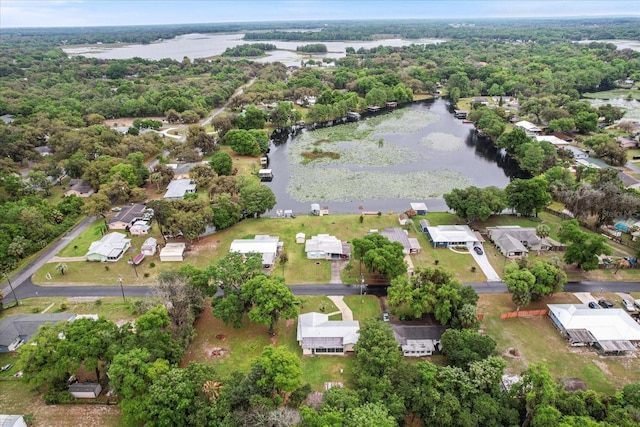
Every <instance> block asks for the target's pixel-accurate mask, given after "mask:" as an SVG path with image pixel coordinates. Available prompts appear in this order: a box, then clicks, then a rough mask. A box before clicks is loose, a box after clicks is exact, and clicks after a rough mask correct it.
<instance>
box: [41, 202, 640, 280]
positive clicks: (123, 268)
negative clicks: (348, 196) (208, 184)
mask: <svg viewBox="0 0 640 427" xmlns="http://www.w3.org/2000/svg"><path fill="white" fill-rule="evenodd" d="M558 207H559V208H560V206H558ZM422 218H426V219H427V220H428V221H429V222H430V223H431V224H432V225H445V224H461V223H463V222H462V221H461V220H460V219H459V218H458V217H457V216H456V215H453V214H450V213H446V212H435V213H429V214H427V215H425V216H418V217H416V218H414V225H415V226H414V227H409V230H408V231H409V236H410V237H415V238H417V239H418V241H419V242H420V245H421V246H422V251H421V252H420V253H419V254H415V255H411V261H412V263H413V265H414V268H419V267H432V266H435V265H439V266H441V267H443V268H444V269H446V270H448V271H450V272H452V274H453V275H454V277H455V278H456V279H458V280H459V281H461V282H463V283H477V282H483V281H485V280H486V277H485V275H484V274H483V273H482V270H481V269H480V268H479V266H478V265H477V263H476V262H475V260H474V258H473V257H472V256H471V255H470V254H468V253H456V252H453V251H451V250H448V249H434V248H433V247H432V246H431V244H430V243H429V240H428V238H427V235H426V233H422V232H420V231H419V229H417V224H418V222H419V220H420V219H422ZM103 221H104V220H98V221H96V222H95V223H94V224H92V225H91V226H90V227H89V228H88V229H87V230H85V232H83V233H82V234H81V235H80V236H78V237H77V238H76V239H74V240H73V241H71V242H70V243H69V245H68V246H67V247H66V248H64V249H63V250H61V251H60V253H59V255H60V256H82V255H84V254H85V253H86V251H87V249H88V247H89V245H90V243H91V242H92V241H94V240H97V239H99V238H100V236H101V232H100V227H101V224H103ZM541 223H545V224H547V225H549V227H550V229H551V234H550V237H551V238H554V239H556V240H558V237H557V236H558V231H559V229H560V226H561V223H562V220H561V219H560V218H559V217H556V216H554V215H551V214H549V213H546V212H541V213H540V214H539V217H538V218H524V217H517V216H515V215H498V216H493V217H490V218H489V219H488V220H487V221H485V222H476V223H474V224H473V227H474V228H476V229H478V230H480V231H484V229H485V228H486V227H492V226H497V225H520V226H523V227H536V226H537V225H539V224H541ZM397 226H399V225H398V222H397V215H396V214H393V213H389V214H382V215H381V216H376V215H367V216H365V217H364V222H363V223H360V221H359V215H328V216H323V217H318V216H312V215H302V216H298V217H296V218H286V219H284V218H283V219H276V218H258V219H247V220H244V221H241V222H240V223H238V224H236V225H234V226H232V227H230V228H228V229H225V230H221V231H220V232H218V233H216V234H214V235H211V236H207V237H205V238H202V239H200V240H198V241H195V242H193V244H188V245H187V253H186V257H185V262H187V263H189V264H192V265H194V266H196V267H199V268H205V267H207V266H209V265H211V264H213V263H215V262H216V261H217V260H218V259H220V258H222V257H224V256H225V255H226V254H227V253H228V251H229V247H230V246H231V242H232V241H233V240H234V239H239V238H247V237H253V236H255V235H256V234H269V235H276V236H279V237H280V240H281V241H282V242H283V243H284V250H285V251H286V253H287V255H288V258H289V260H288V262H287V263H286V265H285V266H284V268H283V267H282V266H281V265H279V263H278V264H276V265H275V266H274V267H273V269H272V272H271V274H272V275H274V276H282V275H283V272H284V277H285V280H286V282H287V283H288V284H294V285H295V284H322V283H328V282H329V280H330V277H331V264H330V262H329V261H325V260H309V259H307V258H306V254H305V252H304V244H300V243H296V242H295V235H296V234H297V233H299V232H303V233H305V234H306V237H307V238H310V237H311V236H314V235H317V234H320V233H326V234H331V235H334V236H336V237H337V238H338V239H341V240H345V241H351V240H352V239H354V238H362V237H364V236H365V235H366V233H368V232H369V231H370V230H372V229H376V230H380V229H384V228H386V227H397ZM156 228H157V227H154V229H152V235H153V236H154V237H156V238H158V239H159V241H161V238H160V236H159V235H157V230H156ZM154 233H155V234H154ZM146 238H147V236H137V237H133V238H132V248H131V249H129V251H128V252H127V254H125V256H124V257H123V259H121V260H120V261H118V262H116V263H89V262H84V261H78V262H66V264H67V266H68V267H69V270H68V272H67V274H65V276H61V275H60V274H59V273H57V272H56V271H55V267H56V265H57V263H50V264H46V265H45V266H44V267H43V268H41V269H40V270H39V271H38V272H37V273H36V274H35V275H34V282H35V283H37V284H43V285H44V284H78V285H82V284H95V285H117V284H118V275H121V276H122V277H123V284H124V285H125V286H127V285H150V284H153V283H154V280H155V276H156V275H157V273H158V271H160V270H163V269H174V268H178V267H179V266H180V265H181V263H161V262H160V260H159V254H156V255H155V256H152V257H147V258H146V259H145V260H144V261H143V262H142V264H141V265H140V266H139V267H137V272H138V277H136V275H135V270H134V269H133V268H132V267H131V266H130V265H128V264H127V259H129V258H130V257H131V256H133V255H134V254H136V253H138V252H139V248H140V246H141V245H142V242H143V241H144V240H146ZM610 245H611V247H612V248H613V249H614V253H615V254H616V255H627V254H630V253H632V252H633V251H632V249H630V248H627V247H624V246H621V245H618V244H615V243H612V242H610ZM485 251H486V253H487V256H488V258H489V261H490V263H491V264H492V265H493V267H494V269H495V270H496V271H497V272H498V273H501V272H502V271H503V269H504V263H505V260H504V257H502V256H501V255H500V254H498V252H497V251H496V250H495V247H494V246H493V245H491V244H490V243H487V244H485ZM531 256H532V257H536V256H537V255H536V254H532V255H531ZM554 256H557V257H560V258H562V253H560V252H556V253H542V254H541V255H540V257H542V258H550V257H554ZM152 263H154V264H155V267H151V264H152ZM567 272H568V274H569V275H570V279H571V280H579V279H584V280H625V279H629V278H631V279H629V280H633V279H634V278H637V277H638V274H640V271H639V270H628V271H621V272H619V273H618V274H616V275H615V276H613V275H612V271H610V270H607V271H598V272H589V273H584V272H581V271H573V270H571V269H568V270H567ZM47 273H48V274H49V276H48V275H47ZM364 273H365V282H366V283H371V280H370V279H371V276H370V275H369V274H368V273H367V272H366V271H364ZM145 275H146V276H147V277H145ZM49 277H50V278H49ZM342 280H343V282H344V283H351V284H357V283H360V263H359V261H356V260H352V261H351V263H350V268H345V269H344V270H343V271H342Z"/></svg>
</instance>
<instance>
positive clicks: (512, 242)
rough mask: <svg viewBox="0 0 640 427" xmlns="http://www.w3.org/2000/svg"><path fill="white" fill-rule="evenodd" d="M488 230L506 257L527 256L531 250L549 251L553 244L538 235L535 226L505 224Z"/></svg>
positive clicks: (492, 239) (490, 237)
mask: <svg viewBox="0 0 640 427" xmlns="http://www.w3.org/2000/svg"><path fill="white" fill-rule="evenodd" d="M487 232H488V233H489V239H490V240H491V241H493V243H494V244H495V245H496V248H497V249H498V251H499V252H500V253H501V254H502V255H503V256H505V257H520V256H525V255H527V254H528V253H529V250H536V251H548V250H549V249H551V247H552V246H553V245H552V243H551V242H550V241H549V240H547V239H546V238H544V239H541V238H540V237H538V235H537V234H536V229H535V228H533V227H520V226H519V225H505V226H498V227H487Z"/></svg>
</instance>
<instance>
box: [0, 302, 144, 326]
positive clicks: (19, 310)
mask: <svg viewBox="0 0 640 427" xmlns="http://www.w3.org/2000/svg"><path fill="white" fill-rule="evenodd" d="M140 299H141V298H127V302H126V303H125V302H123V301H122V298H111V297H108V298H107V297H105V298H93V297H72V298H66V297H59V298H58V297H56V298H53V297H40V298H27V299H24V300H20V305H19V306H16V307H12V308H10V309H8V310H3V311H0V319H2V318H4V317H8V316H15V315H18V314H31V313H41V312H42V311H44V310H45V309H48V310H47V313H61V312H69V313H76V314H97V315H98V316H101V317H104V318H105V319H107V320H111V321H114V322H115V321H118V320H122V319H130V318H133V317H135V316H134V314H133V313H134V311H133V308H132V304H133V303H134V302H135V301H136V300H140Z"/></svg>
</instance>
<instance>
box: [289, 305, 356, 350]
mask: <svg viewBox="0 0 640 427" xmlns="http://www.w3.org/2000/svg"><path fill="white" fill-rule="evenodd" d="M359 330H360V322H358V321H357V320H329V315H327V314H324V313H316V312H312V313H305V314H301V315H300V316H298V331H297V339H298V343H299V344H300V346H301V347H302V353H303V354H344V353H345V352H349V351H353V345H354V344H356V343H357V342H358V338H359V336H360V335H359Z"/></svg>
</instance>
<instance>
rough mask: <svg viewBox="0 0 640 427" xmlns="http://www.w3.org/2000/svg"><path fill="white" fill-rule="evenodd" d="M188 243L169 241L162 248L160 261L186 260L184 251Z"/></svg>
mask: <svg viewBox="0 0 640 427" xmlns="http://www.w3.org/2000/svg"><path fill="white" fill-rule="evenodd" d="M186 248H187V245H186V244H184V243H167V244H166V246H165V247H164V248H162V249H161V250H160V261H162V262H172V261H173V262H179V261H184V252H185V251H186Z"/></svg>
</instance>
